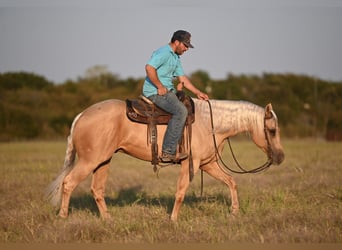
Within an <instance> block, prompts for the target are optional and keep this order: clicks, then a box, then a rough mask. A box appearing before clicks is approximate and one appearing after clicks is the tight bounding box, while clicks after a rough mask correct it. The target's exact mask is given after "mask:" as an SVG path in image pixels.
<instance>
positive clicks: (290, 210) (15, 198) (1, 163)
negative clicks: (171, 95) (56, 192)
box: [0, 140, 342, 243]
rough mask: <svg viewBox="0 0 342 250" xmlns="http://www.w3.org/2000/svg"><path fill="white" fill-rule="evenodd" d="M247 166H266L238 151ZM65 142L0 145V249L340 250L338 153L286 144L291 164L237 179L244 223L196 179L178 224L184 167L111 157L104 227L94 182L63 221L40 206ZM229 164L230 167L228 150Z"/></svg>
mask: <svg viewBox="0 0 342 250" xmlns="http://www.w3.org/2000/svg"><path fill="white" fill-rule="evenodd" d="M232 144H233V147H234V150H235V151H236V155H237V157H238V159H241V163H242V164H245V165H247V166H256V165H258V164H259V165H260V163H262V162H263V161H264V160H265V156H264V155H263V154H262V153H261V151H260V150H258V149H257V148H256V147H255V146H254V145H253V144H252V143H251V142H250V141H245V140H237V141H233V142H232ZM65 146H66V142H61V141H52V142H17V143H1V144H0V175H1V177H2V178H1V182H0V194H1V199H0V213H1V216H0V243H43V242H44V243H78V242H82V243H90V242H92V243H93V242H99V243H227V242H233V243H236V242H244V243H341V242H342V232H341V229H342V174H341V163H342V143H341V142H339V143H331V142H330V143H328V142H324V141H315V140H303V141H301V140H296V141H295V140H285V141H284V142H283V146H284V149H285V157H286V159H285V161H284V163H283V164H282V165H280V166H272V167H271V169H269V170H268V171H266V172H264V173H261V174H254V175H236V174H234V175H233V176H234V177H235V180H236V182H237V184H238V192H239V200H240V206H241V210H240V214H239V215H238V216H232V215H231V214H230V211H229V205H230V197H229V192H228V189H227V188H226V187H225V186H224V185H223V184H221V183H219V182H217V181H216V180H214V179H212V178H211V177H209V176H207V175H206V174H204V192H203V196H202V197H201V196H200V187H201V183H200V173H197V175H196V176H195V179H194V181H193V182H192V183H191V185H190V188H189V190H188V192H187V196H186V199H185V201H184V204H183V206H182V208H181V211H180V214H179V220H178V222H177V223H172V222H170V220H169V216H170V213H171V210H172V206H173V201H174V193H175V187H176V181H177V176H178V171H179V166H177V165H176V166H170V167H168V168H164V169H162V170H161V172H160V174H159V178H157V177H156V175H155V174H154V173H153V171H152V166H151V164H150V163H149V162H143V161H140V160H137V159H134V158H132V157H129V156H127V155H124V154H116V155H115V156H114V157H113V160H112V162H111V168H110V176H109V178H108V182H107V186H106V187H107V190H106V201H107V205H108V208H109V212H110V214H111V215H112V219H111V220H109V221H103V220H101V219H100V217H99V214H98V210H97V207H96V205H95V201H94V200H93V198H92V196H91V193H90V178H88V179H87V180H86V181H84V182H82V183H81V184H80V185H79V186H78V187H77V188H76V190H75V191H74V193H73V195H72V199H71V203H70V216H69V217H68V218H67V219H60V218H58V217H57V216H56V214H57V211H56V210H55V209H54V208H53V207H52V206H51V205H50V204H49V203H48V202H46V201H45V200H44V190H45V188H46V187H47V186H48V185H49V183H50V182H51V181H52V180H53V179H54V178H55V177H56V175H57V174H58V172H59V170H60V168H61V166H62V164H63V161H64V152H65ZM224 156H225V158H226V159H227V160H229V161H231V160H230V159H229V153H228V147H227V149H226V151H225V155H224Z"/></svg>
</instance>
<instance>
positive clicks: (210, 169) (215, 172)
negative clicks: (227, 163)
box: [202, 162, 239, 214]
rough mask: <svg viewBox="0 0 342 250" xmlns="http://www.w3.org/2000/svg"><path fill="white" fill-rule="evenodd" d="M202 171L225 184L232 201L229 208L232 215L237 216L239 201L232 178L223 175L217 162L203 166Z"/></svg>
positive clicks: (225, 174)
mask: <svg viewBox="0 0 342 250" xmlns="http://www.w3.org/2000/svg"><path fill="white" fill-rule="evenodd" d="M202 170H204V171H205V172H207V173H208V174H209V175H211V176H212V177H214V178H215V179H217V180H220V181H222V182H223V183H224V184H226V185H227V186H228V187H229V190H230V196H231V200H232V206H231V209H232V214H237V213H238V212H239V200H238V194H237V185H236V183H235V181H234V179H233V177H232V176H230V175H229V174H227V173H225V172H224V171H223V170H222V169H221V168H220V166H219V165H218V163H217V162H212V163H210V164H208V165H205V166H203V167H202Z"/></svg>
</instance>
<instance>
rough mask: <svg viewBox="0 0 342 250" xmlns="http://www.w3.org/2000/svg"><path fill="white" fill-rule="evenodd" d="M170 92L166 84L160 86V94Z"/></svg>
mask: <svg viewBox="0 0 342 250" xmlns="http://www.w3.org/2000/svg"><path fill="white" fill-rule="evenodd" d="M167 92H168V89H167V88H166V87H164V86H161V87H160V88H158V95H165V94H166V93H167Z"/></svg>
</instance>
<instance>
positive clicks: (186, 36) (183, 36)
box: [171, 30, 194, 48]
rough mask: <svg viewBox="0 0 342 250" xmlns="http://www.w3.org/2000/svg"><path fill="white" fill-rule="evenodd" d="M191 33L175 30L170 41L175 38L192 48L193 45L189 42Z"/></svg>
mask: <svg viewBox="0 0 342 250" xmlns="http://www.w3.org/2000/svg"><path fill="white" fill-rule="evenodd" d="M190 38H191V34H190V33H189V32H187V31H185V30H177V31H176V32H175V33H173V36H172V38H171V41H172V42H174V41H176V40H178V41H180V42H182V43H184V44H185V45H186V46H187V47H189V48H194V46H193V45H192V44H191V42H190Z"/></svg>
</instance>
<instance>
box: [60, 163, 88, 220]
mask: <svg viewBox="0 0 342 250" xmlns="http://www.w3.org/2000/svg"><path fill="white" fill-rule="evenodd" d="M92 170H93V168H92V166H91V165H89V164H87V163H86V162H84V161H83V162H82V161H81V160H79V161H78V162H77V163H76V165H75V167H74V168H73V169H72V170H71V171H70V173H69V174H68V175H67V176H66V177H65V178H64V180H63V193H62V203H61V208H60V210H59V216H60V217H62V218H66V217H68V209H69V203H70V197H71V193H72V191H73V190H74V189H75V187H76V186H77V185H78V184H79V183H80V182H82V181H83V180H84V179H85V178H86V177H87V176H88V175H89V174H90V173H91V171H92Z"/></svg>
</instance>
